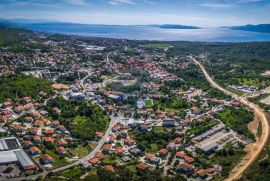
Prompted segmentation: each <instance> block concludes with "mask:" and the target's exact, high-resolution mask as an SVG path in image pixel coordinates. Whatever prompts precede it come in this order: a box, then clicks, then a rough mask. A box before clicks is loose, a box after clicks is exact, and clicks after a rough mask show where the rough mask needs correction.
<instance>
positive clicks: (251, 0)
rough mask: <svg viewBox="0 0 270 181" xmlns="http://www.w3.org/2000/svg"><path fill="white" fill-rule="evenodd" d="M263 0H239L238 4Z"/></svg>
mask: <svg viewBox="0 0 270 181" xmlns="http://www.w3.org/2000/svg"><path fill="white" fill-rule="evenodd" d="M260 1H262V0H238V1H237V3H238V4H245V3H255V2H260Z"/></svg>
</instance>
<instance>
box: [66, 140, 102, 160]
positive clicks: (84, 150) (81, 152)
mask: <svg viewBox="0 0 270 181" xmlns="http://www.w3.org/2000/svg"><path fill="white" fill-rule="evenodd" d="M96 146H97V144H94V143H93V144H90V145H86V146H83V145H79V146H78V147H77V148H74V149H68V151H69V152H70V153H71V154H72V155H75V156H78V157H84V156H86V155H87V154H88V153H89V152H90V151H91V150H93V149H94V148H95V147H96Z"/></svg>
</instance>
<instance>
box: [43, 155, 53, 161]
mask: <svg viewBox="0 0 270 181" xmlns="http://www.w3.org/2000/svg"><path fill="white" fill-rule="evenodd" d="M41 158H42V159H43V160H53V158H52V157H51V156H50V155H49V154H44V155H42V157H41Z"/></svg>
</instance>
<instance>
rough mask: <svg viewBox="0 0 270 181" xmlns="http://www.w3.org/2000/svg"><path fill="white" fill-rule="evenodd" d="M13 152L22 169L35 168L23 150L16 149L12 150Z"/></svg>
mask: <svg viewBox="0 0 270 181" xmlns="http://www.w3.org/2000/svg"><path fill="white" fill-rule="evenodd" d="M14 154H15V155H16V157H17V159H18V162H19V164H20V166H21V167H22V168H23V169H24V170H33V169H36V168H37V165H36V164H35V163H34V161H33V160H32V159H31V158H30V156H29V155H27V153H26V152H25V151H24V150H22V149H20V150H16V151H14Z"/></svg>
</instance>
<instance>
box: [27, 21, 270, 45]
mask: <svg viewBox="0 0 270 181" xmlns="http://www.w3.org/2000/svg"><path fill="white" fill-rule="evenodd" d="M23 27H24V28H28V29H31V30H34V31H39V32H46V33H52V34H67V35H81V36H90V37H105V38H118V39H130V40H157V41H193V42H254V41H258V42H262V41H270V33H259V32H250V31H241V30H231V29H228V28H204V29H165V28H160V27H155V26H122V25H84V24H69V23H67V24H65V23H38V24H27V25H23Z"/></svg>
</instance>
